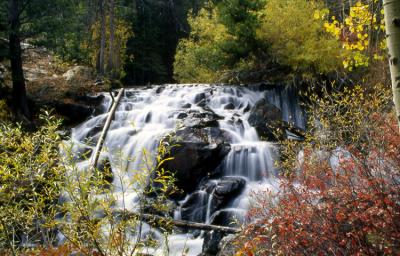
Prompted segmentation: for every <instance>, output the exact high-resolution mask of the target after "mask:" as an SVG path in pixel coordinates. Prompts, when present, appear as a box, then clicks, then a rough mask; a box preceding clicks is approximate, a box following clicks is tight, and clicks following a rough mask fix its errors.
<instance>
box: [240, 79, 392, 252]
mask: <svg viewBox="0 0 400 256" xmlns="http://www.w3.org/2000/svg"><path fill="white" fill-rule="evenodd" d="M313 103H314V104H313V106H312V108H311V110H310V123H309V126H310V131H309V132H308V134H307V137H306V140H305V142H302V143H294V142H288V143H287V144H286V147H285V149H284V150H283V155H284V156H285V157H286V161H284V163H283V164H282V173H283V174H284V175H282V176H283V177H285V178H282V182H281V189H280V192H279V193H278V195H274V196H276V197H278V199H277V200H273V198H272V196H273V195H272V194H271V193H270V192H262V193H259V194H257V195H255V200H256V202H257V205H256V206H255V207H254V208H253V209H252V211H251V214H252V216H253V217H256V218H257V219H259V221H258V222H257V223H254V224H252V225H249V226H248V227H247V229H246V231H245V232H244V234H243V236H242V238H243V240H245V242H243V243H241V245H242V251H241V252H242V253H247V255H398V254H399V253H400V243H399V241H400V225H399V223H400V204H399V202H400V182H399V177H400V148H399V147H398V144H399V142H400V134H399V132H398V128H397V127H396V119H395V117H394V115H393V114H392V113H391V112H390V113H388V111H389V110H391V100H390V89H389V88H385V87H383V86H377V87H375V88H374V90H371V91H366V90H364V89H362V88H361V87H356V88H354V89H352V90H345V92H344V93H337V92H335V93H333V94H325V95H324V96H323V97H322V98H316V97H314V98H313ZM299 148H301V149H302V150H301V152H302V153H301V154H299V155H298V154H297V153H298V152H299V150H298V149H299ZM294 170H298V171H297V172H296V171H294Z"/></svg>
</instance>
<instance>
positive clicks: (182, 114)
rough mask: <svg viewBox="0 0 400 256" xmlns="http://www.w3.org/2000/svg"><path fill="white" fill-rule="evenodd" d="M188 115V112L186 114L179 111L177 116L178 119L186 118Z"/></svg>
mask: <svg viewBox="0 0 400 256" xmlns="http://www.w3.org/2000/svg"><path fill="white" fill-rule="evenodd" d="M186 117H188V114H186V113H179V114H178V115H177V116H176V119H184V118H186Z"/></svg>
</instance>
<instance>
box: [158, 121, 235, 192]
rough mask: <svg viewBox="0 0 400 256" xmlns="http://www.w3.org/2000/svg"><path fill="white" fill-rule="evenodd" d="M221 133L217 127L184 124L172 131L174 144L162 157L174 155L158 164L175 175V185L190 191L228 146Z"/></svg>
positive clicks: (218, 160)
mask: <svg viewBox="0 0 400 256" xmlns="http://www.w3.org/2000/svg"><path fill="white" fill-rule="evenodd" d="M224 135H225V134H224V132H223V131H222V130H220V129H219V128H218V127H205V128H193V127H184V128H182V129H179V130H177V131H176V132H175V134H174V136H173V141H170V142H168V143H169V144H171V145H176V144H177V145H178V146H175V147H173V148H172V149H171V150H170V152H168V154H165V155H164V156H162V159H166V158H169V157H173V160H170V161H166V162H164V163H163V164H162V165H161V167H162V168H164V169H165V170H169V171H171V172H173V173H174V174H175V178H176V179H177V181H176V186H177V187H178V188H179V189H182V190H183V191H184V192H186V193H190V192H193V191H194V190H195V189H196V185H197V184H198V183H199V182H200V181H201V180H202V179H203V178H204V177H207V176H209V175H211V174H212V173H213V172H214V170H215V169H216V168H217V167H218V166H219V165H220V163H221V162H222V160H223V159H224V158H225V156H226V155H227V154H228V153H229V151H230V149H231V147H230V145H229V144H227V143H226V138H225V136H224Z"/></svg>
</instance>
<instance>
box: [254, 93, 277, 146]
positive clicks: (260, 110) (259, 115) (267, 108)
mask: <svg viewBox="0 0 400 256" xmlns="http://www.w3.org/2000/svg"><path fill="white" fill-rule="evenodd" d="M248 121H249V124H250V125H251V126H253V127H254V128H256V130H257V132H258V134H259V135H260V136H261V137H263V138H265V139H267V140H272V141H276V140H281V139H283V138H284V133H283V131H284V129H283V127H282V111H281V110H280V109H279V108H277V107H276V106H274V105H272V104H269V103H268V102H267V101H266V100H265V99H261V100H259V101H257V102H256V104H255V105H254V107H253V108H252V109H251V111H250V116H249V120H248Z"/></svg>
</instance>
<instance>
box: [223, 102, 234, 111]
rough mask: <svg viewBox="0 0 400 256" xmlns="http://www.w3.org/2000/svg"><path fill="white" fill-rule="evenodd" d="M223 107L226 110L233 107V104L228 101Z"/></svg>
mask: <svg viewBox="0 0 400 256" xmlns="http://www.w3.org/2000/svg"><path fill="white" fill-rule="evenodd" d="M224 109H227V110H230V109H235V104H233V103H232V102H231V103H228V104H226V105H225V106H224Z"/></svg>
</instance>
